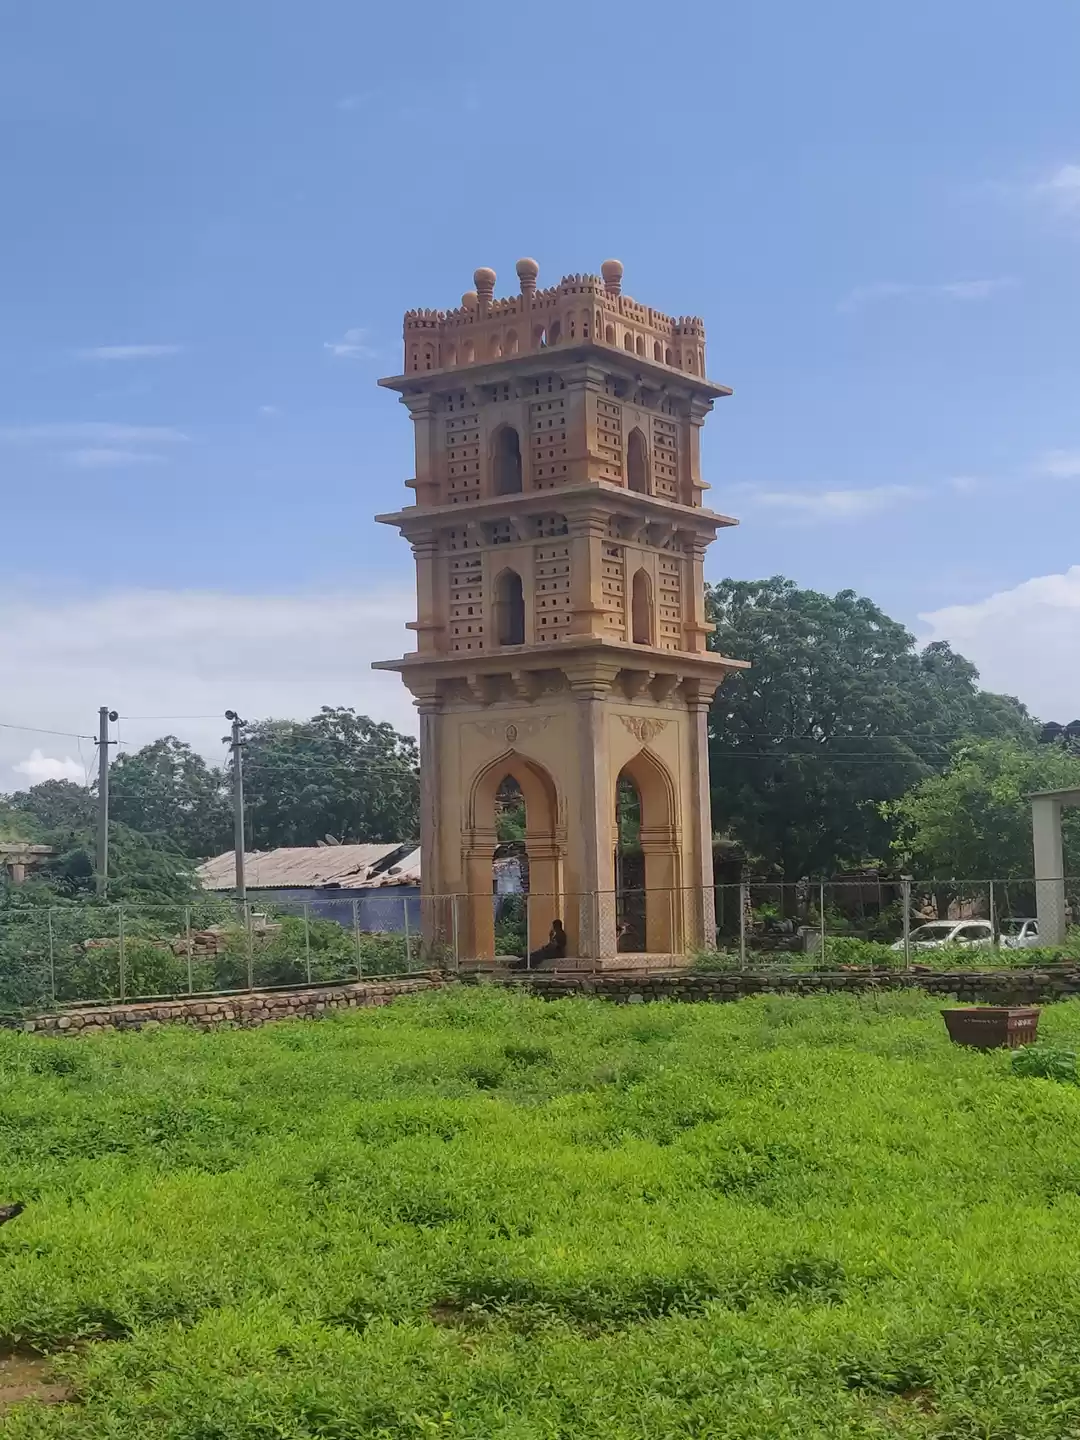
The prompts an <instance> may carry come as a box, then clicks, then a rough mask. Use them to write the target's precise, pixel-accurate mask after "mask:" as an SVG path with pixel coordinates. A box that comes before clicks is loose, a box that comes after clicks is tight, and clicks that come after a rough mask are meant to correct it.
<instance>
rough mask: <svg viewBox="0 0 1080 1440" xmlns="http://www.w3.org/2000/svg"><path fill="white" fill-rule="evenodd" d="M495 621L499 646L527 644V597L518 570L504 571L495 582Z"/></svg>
mask: <svg viewBox="0 0 1080 1440" xmlns="http://www.w3.org/2000/svg"><path fill="white" fill-rule="evenodd" d="M494 619H495V636H496V640H497V642H498V644H500V645H524V644H525V595H524V592H523V591H522V588H521V576H520V575H519V574H518V573H517V571H516V570H504V571H503V572H502V574H501V575H500V576H499V577H498V579H497V580H496V581H495V616H494Z"/></svg>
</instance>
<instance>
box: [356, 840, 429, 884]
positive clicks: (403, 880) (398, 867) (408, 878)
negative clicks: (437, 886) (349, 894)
mask: <svg viewBox="0 0 1080 1440" xmlns="http://www.w3.org/2000/svg"><path fill="white" fill-rule="evenodd" d="M368 884H369V886H370V887H372V888H378V889H383V888H385V887H386V886H389V885H419V884H420V849H419V847H417V848H416V849H415V850H410V851H409V853H408V855H403V856H402V858H401V859H400V860H395V861H394V863H393V865H391V866H389V867H388V868H387V869H385V870H381V871H380V872H379V874H378V875H376V876H374V878H373V879H372V880H370V881H369V882H368Z"/></svg>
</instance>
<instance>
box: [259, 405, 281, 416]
mask: <svg viewBox="0 0 1080 1440" xmlns="http://www.w3.org/2000/svg"><path fill="white" fill-rule="evenodd" d="M259 414H260V415H280V414H281V411H280V410H279V409H278V407H277V406H276V405H260V406H259Z"/></svg>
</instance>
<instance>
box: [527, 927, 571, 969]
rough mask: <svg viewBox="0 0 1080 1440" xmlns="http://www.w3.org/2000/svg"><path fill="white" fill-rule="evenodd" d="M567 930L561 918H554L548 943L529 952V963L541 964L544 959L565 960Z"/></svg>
mask: <svg viewBox="0 0 1080 1440" xmlns="http://www.w3.org/2000/svg"><path fill="white" fill-rule="evenodd" d="M565 958H566V931H565V930H564V929H563V923H562V921H561V920H557V919H556V920H553V921H552V922H551V929H550V930H549V931H548V938H547V944H546V945H541V946H540V948H539V949H538V950H533V951H531V952H530V954H529V964H530V965H539V964H540V963H541V962H542V961H544V960H565Z"/></svg>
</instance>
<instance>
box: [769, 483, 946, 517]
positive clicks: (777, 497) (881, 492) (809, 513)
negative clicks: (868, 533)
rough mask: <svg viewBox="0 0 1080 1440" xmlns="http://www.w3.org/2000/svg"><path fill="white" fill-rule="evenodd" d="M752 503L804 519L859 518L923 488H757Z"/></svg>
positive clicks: (888, 508)
mask: <svg viewBox="0 0 1080 1440" xmlns="http://www.w3.org/2000/svg"><path fill="white" fill-rule="evenodd" d="M745 493H746V495H747V499H748V500H750V501H751V503H753V504H756V505H761V506H764V507H765V508H766V509H770V510H783V511H786V512H787V514H788V515H789V516H792V515H793V516H797V517H798V518H799V519H802V520H856V519H860V518H861V517H862V516H864V515H877V514H879V513H880V512H881V511H882V510H890V509H892V508H893V506H895V505H901V504H903V503H904V502H905V501H907V500H910V499H912V498H913V497H914V496H916V495H918V494H919V493H920V492H919V491H918V490H916V489H915V488H914V487H913V486H910V485H877V486H873V487H871V488H868V489H865V490H754V489H751V490H749V491H747V492H745Z"/></svg>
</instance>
